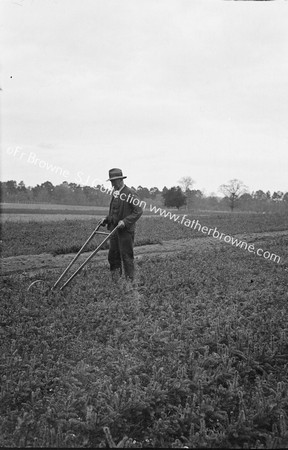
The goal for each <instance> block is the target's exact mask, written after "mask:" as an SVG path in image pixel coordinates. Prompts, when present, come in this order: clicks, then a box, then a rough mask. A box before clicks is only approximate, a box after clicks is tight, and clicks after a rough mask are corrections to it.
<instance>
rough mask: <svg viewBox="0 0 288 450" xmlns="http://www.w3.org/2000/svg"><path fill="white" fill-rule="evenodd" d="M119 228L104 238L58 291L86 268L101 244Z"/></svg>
mask: <svg viewBox="0 0 288 450" xmlns="http://www.w3.org/2000/svg"><path fill="white" fill-rule="evenodd" d="M118 228H119V225H117V227H115V228H114V229H113V230H112V231H111V233H109V234H108V235H107V236H106V238H105V239H104V240H103V241H102V242H101V244H99V245H98V247H97V248H95V250H94V251H93V252H92V253H91V255H90V256H88V258H87V259H86V260H85V261H84V262H83V263H82V264H81V266H80V267H79V268H78V269H77V270H76V271H75V272H74V273H73V274H72V275H71V277H70V278H69V279H68V280H67V281H66V283H64V284H63V286H61V288H60V291H62V289H64V287H66V286H67V285H68V284H69V283H70V281H72V280H73V278H74V277H75V276H76V275H77V274H78V273H79V272H80V270H82V269H83V267H84V266H86V264H87V263H88V262H89V261H90V259H92V258H93V256H94V255H96V253H98V251H99V250H100V248H101V247H102V245H103V244H105V242H107V241H108V239H110V238H111V236H113V234H114V233H116V230H117V229H118Z"/></svg>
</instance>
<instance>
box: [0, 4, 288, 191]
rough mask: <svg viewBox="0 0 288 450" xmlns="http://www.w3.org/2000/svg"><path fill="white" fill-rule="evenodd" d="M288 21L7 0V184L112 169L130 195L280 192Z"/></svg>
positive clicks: (257, 7)
mask: <svg viewBox="0 0 288 450" xmlns="http://www.w3.org/2000/svg"><path fill="white" fill-rule="evenodd" d="M287 14H288V2H287V1H281V0H276V1H274V2H272V1H271V2H253V1H249V2H246V1H238V2H234V1H220V0H219V1H218V0H199V1H198V0H1V2H0V15H1V19H0V20H1V28H0V33H1V87H2V92H1V117H2V120H1V135H2V136H1V144H2V156H1V160H2V168H1V179H2V180H4V181H7V180H9V179H14V180H16V181H18V182H19V181H20V180H24V182H25V184H26V185H35V184H37V183H42V182H44V181H46V180H50V181H52V182H53V184H60V183H61V182H62V181H64V180H66V181H68V182H75V183H79V184H88V185H92V184H98V183H100V182H104V181H105V180H106V179H107V178H108V170H109V169H110V168H112V167H119V168H121V169H122V170H123V172H124V175H127V180H126V182H127V185H128V186H135V187H137V186H138V185H142V186H146V187H152V186H157V187H159V188H160V189H162V188H163V186H164V185H166V186H167V187H171V186H173V185H176V184H178V180H179V179H180V178H181V177H183V176H186V175H190V176H191V177H192V178H193V179H194V180H195V185H194V188H196V189H204V190H205V193H206V194H210V193H211V192H215V193H217V194H219V191H218V188H219V185H221V184H222V183H226V182H227V181H229V180H231V179H233V178H238V179H240V180H241V181H243V182H244V183H245V184H246V185H247V186H248V187H249V188H250V191H253V190H257V189H263V190H264V191H267V190H268V189H269V190H271V191H272V192H273V191H277V190H281V191H284V192H286V191H288V26H287ZM37 158H38V159H37ZM57 167H58V168H57Z"/></svg>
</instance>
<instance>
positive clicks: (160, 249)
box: [1, 230, 288, 275]
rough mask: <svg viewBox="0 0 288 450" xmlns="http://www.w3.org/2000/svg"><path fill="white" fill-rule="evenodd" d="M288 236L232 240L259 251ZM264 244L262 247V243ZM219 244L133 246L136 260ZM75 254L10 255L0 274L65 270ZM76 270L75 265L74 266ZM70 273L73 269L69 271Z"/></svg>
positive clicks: (202, 240)
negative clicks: (270, 242) (240, 241)
mask: <svg viewBox="0 0 288 450" xmlns="http://www.w3.org/2000/svg"><path fill="white" fill-rule="evenodd" d="M283 236H287V237H288V230H287V231H271V232H265V233H249V234H241V235H240V234H238V235H235V236H233V237H235V238H238V239H241V240H242V241H246V242H247V243H256V244H255V247H257V248H260V247H261V246H262V248H263V249H265V240H267V239H270V238H277V237H283ZM261 242H263V244H261ZM219 245H231V244H227V243H225V242H223V241H220V240H218V239H215V238H213V237H208V236H203V237H199V238H194V239H181V240H179V239H174V240H170V241H163V243H162V244H152V245H143V246H140V247H135V258H136V261H137V260H138V259H140V258H142V257H143V256H146V257H147V256H148V257H149V256H164V257H165V256H167V255H169V254H175V253H177V252H181V251H183V250H191V252H194V253H195V252H199V251H203V250H208V249H212V248H213V247H215V246H219ZM90 253H91V252H87V253H84V254H83V255H80V257H79V259H78V261H77V263H76V264H77V267H78V265H80V263H82V262H83V261H84V260H85V259H86V258H88V256H89V255H90ZM107 254H108V250H100V251H99V253H98V254H97V255H96V256H95V258H94V259H93V262H94V263H95V262H99V264H103V263H105V264H108V263H107ZM73 256H74V254H66V255H57V256H52V255H51V254H50V253H42V254H40V255H20V256H10V257H8V258H2V259H1V274H2V275H10V274H14V273H19V274H22V275H24V274H25V275H26V274H29V275H33V274H36V273H38V272H42V271H47V270H48V271H49V270H55V269H59V271H60V270H64V269H65V267H66V266H68V264H69V262H70V261H71V260H72V259H73ZM75 267H76V266H75ZM71 270H72V269H71Z"/></svg>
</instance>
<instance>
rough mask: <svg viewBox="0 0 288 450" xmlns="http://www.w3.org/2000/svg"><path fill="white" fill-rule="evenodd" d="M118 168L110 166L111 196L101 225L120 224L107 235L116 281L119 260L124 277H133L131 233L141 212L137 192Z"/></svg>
mask: <svg viewBox="0 0 288 450" xmlns="http://www.w3.org/2000/svg"><path fill="white" fill-rule="evenodd" d="M125 178H127V177H125V176H123V173H122V171H121V170H120V169H111V170H109V179H108V180H107V181H111V184H112V186H113V190H112V199H111V202H110V208H109V214H108V216H107V217H106V218H105V219H103V221H102V225H103V226H105V225H107V228H108V230H109V231H112V230H113V229H114V228H115V227H116V226H117V225H119V228H118V230H117V231H116V233H115V234H114V235H113V236H112V237H111V238H110V246H109V253H108V261H109V264H110V270H111V275H112V279H113V280H114V281H118V280H119V278H120V277H121V275H122V264H123V268H124V274H125V278H126V280H127V281H130V282H133V281H134V277H135V265H134V252H133V244H134V235H135V224H136V222H137V220H138V219H139V218H140V216H141V215H142V214H143V209H142V208H141V206H140V203H141V202H140V200H139V198H138V197H137V194H136V193H135V192H133V191H132V190H131V189H129V188H128V187H127V186H126V185H125V184H124V181H123V180H124V179H125Z"/></svg>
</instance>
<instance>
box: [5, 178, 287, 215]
mask: <svg viewBox="0 0 288 450" xmlns="http://www.w3.org/2000/svg"><path fill="white" fill-rule="evenodd" d="M193 184H194V181H193V180H192V179H191V177H183V178H181V180H179V185H177V186H173V187H171V188H167V187H166V186H164V187H163V188H162V189H159V188H158V187H156V186H154V187H152V188H147V187H143V186H138V187H137V188H135V187H133V186H132V189H133V190H134V191H135V192H136V193H137V195H138V196H139V198H140V199H141V200H145V201H146V203H147V204H148V203H149V202H150V203H153V204H156V205H159V206H166V207H169V208H170V207H172V208H174V207H175V208H178V209H180V208H185V209H186V210H187V211H192V210H215V211H227V210H231V211H232V212H233V211H234V210H239V211H255V212H270V211H271V212H275V211H279V212H281V211H288V192H286V193H284V192H280V191H277V192H273V193H271V192H270V191H267V192H264V191H262V190H261V189H259V190H257V191H253V192H251V193H249V192H248V188H247V186H245V185H244V184H243V183H242V182H241V181H240V180H237V179H234V180H230V181H229V182H228V183H226V184H223V185H221V186H219V191H220V192H221V193H222V194H223V195H224V197H220V196H217V195H215V194H211V195H209V196H206V195H205V194H204V193H203V192H202V191H201V190H199V189H192V188H193ZM0 192H1V202H2V203H48V204H49V203H50V204H53V203H54V204H65V205H83V206H107V207H108V205H109V203H110V195H107V193H104V192H102V190H101V186H100V185H98V186H95V187H91V186H82V185H79V184H76V183H68V182H67V181H64V182H63V183H61V184H58V185H55V186H54V185H53V184H52V183H51V182H50V181H45V182H44V183H42V184H37V185H36V186H33V187H31V186H25V183H24V182H23V181H20V182H19V183H17V182H16V181H15V180H9V181H5V182H0Z"/></svg>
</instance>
